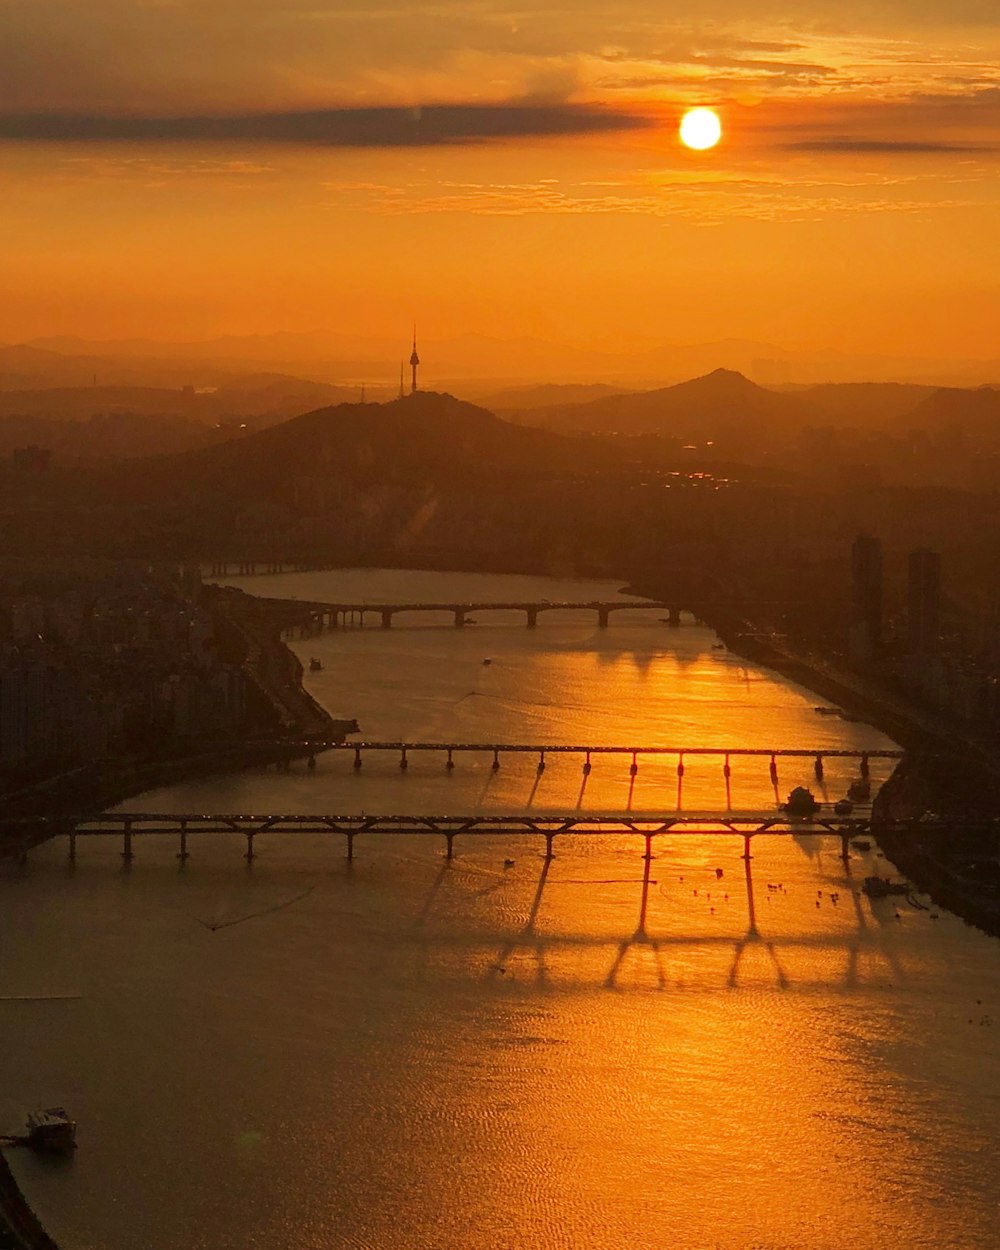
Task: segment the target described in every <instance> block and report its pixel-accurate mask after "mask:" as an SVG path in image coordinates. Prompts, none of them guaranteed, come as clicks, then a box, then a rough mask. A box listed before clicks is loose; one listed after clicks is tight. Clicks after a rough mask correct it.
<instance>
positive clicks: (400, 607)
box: [296, 599, 681, 633]
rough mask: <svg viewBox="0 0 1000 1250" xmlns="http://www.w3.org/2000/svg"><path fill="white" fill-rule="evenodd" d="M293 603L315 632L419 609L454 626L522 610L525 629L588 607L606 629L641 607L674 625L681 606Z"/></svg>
mask: <svg viewBox="0 0 1000 1250" xmlns="http://www.w3.org/2000/svg"><path fill="white" fill-rule="evenodd" d="M296 606H301V609H302V611H303V613H304V614H306V615H307V616H308V618H309V623H310V624H311V626H312V628H313V630H314V631H315V632H317V633H318V632H321V631H322V630H325V629H344V628H350V627H352V626H356V627H364V624H365V620H366V618H370V617H374V618H376V619H377V620H378V621H379V623H380V624H381V627H382V628H383V629H391V628H392V623H393V618H394V617H395V616H396V615H397V614H398V613H400V612H409V613H413V612H419V613H423V614H426V613H430V612H436V613H439V614H441V613H444V614H447V615H450V616H451V617H452V619H453V621H454V623H455V625H456V626H457V627H458V628H461V627H462V626H464V625H473V624H475V623H476V622H475V620H474V619H473V614H481V613H484V612H523V613H524V617H525V622H526V624H527V626H528V628H529V629H534V628H536V626H537V625H538V618H539V616H540V615H541V614H542V613H543V612H557V611H564V612H569V611H574V612H582V611H589V612H595V613H596V614H597V624H598V627H599V628H600V629H607V627H608V624H609V623H610V620H611V614H612V613H613V612H621V611H623V610H624V609H626V608H632V609H635V608H642V609H646V610H650V611H657V612H664V613H666V616H665V617H664V621H665V623H667V624H669V625H672V626H673V627H675V628H676V627H677V626H679V625H680V623H681V607H680V605H679V604H677V603H667V602H661V601H658V600H634V601H633V600H618V599H610V600H602V599H588V600H586V601H577V600H566V601H556V600H548V599H542V600H534V601H533V600H523V599H522V600H511V601H509V602H498V601H492V600H491V601H489V602H477V601H475V600H467V601H465V602H459V603H365V602H355V603H350V602H344V603H326V602H318V601H309V602H306V601H301V605H299V604H298V603H297V604H296Z"/></svg>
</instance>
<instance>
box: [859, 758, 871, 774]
mask: <svg viewBox="0 0 1000 1250" xmlns="http://www.w3.org/2000/svg"><path fill="white" fill-rule="evenodd" d="M860 771H861V776H862V777H867V776H868V775H869V771H870V770H869V768H868V756H867V755H862V757H861V770H860Z"/></svg>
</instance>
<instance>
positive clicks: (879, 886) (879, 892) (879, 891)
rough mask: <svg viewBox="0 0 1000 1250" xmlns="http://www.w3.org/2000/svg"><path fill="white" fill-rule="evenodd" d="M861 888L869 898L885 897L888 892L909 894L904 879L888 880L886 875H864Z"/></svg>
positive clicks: (908, 888)
mask: <svg viewBox="0 0 1000 1250" xmlns="http://www.w3.org/2000/svg"><path fill="white" fill-rule="evenodd" d="M861 889H862V890H863V892H864V893H865V894H867V895H868V897H869V898H885V897H886V896H887V895H889V894H909V892H910V887H909V886H908V885H907V884H906V882H905V881H890V880H889V878H888V877H865V879H864V883H863V884H862V886H861Z"/></svg>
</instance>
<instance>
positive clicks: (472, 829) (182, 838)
mask: <svg viewBox="0 0 1000 1250" xmlns="http://www.w3.org/2000/svg"><path fill="white" fill-rule="evenodd" d="M980 823H985V824H988V825H989V827H990V828H991V829H994V830H996V829H1000V818H997V819H991V820H988V821H985V822H982V821H981V822H980ZM952 824H953V822H948V821H947V820H945V819H944V818H941V817H928V816H920V817H912V818H907V819H894V820H881V821H879V822H878V830H879V831H882V830H885V831H888V832H891V833H894V834H907V833H912V834H913V835H916V834H918V833H924V832H927V831H932V832H933V831H940V830H942V829H946V828H950V827H951V825H952ZM19 825H20V826H22V827H23V831H24V835H25V845H26V846H27V845H28V842H27V839H28V837H29V836H31V837H33V838H35V839H36V840H37V835H38V834H39V833H40V832H41V833H42V834H43V838H44V835H45V831H46V827H47V832H48V836H56V835H60V834H61V835H65V836H66V837H67V839H68V850H69V856H70V859H75V858H76V855H77V845H78V843H79V841H80V839H81V838H82V839H89V838H109V837H110V838H120V839H121V843H122V857H123V859H124V860H125V862H126V863H131V861H132V859H133V858H134V856H135V844H136V840H137V839H140V840H141V839H144V838H150V837H159V838H163V837H170V838H175V839H176V840H177V846H178V857H179V858H180V859H181V860H182V861H183V860H186V859H187V858H188V856H189V855H190V846H189V840H190V838H191V837H192V836H198V837H205V836H213V837H216V838H218V837H224V836H229V835H232V834H238V835H241V836H242V837H243V838H245V840H246V852H245V858H246V859H247V860H251V861H252V860H253V859H254V858H255V855H256V850H255V846H254V843H255V840H256V839H257V838H259V837H263V836H265V835H266V836H268V837H280V838H288V837H291V836H294V835H298V834H303V833H308V834H321V835H328V836H331V837H335V838H340V837H342V838H344V839H345V840H346V844H347V858H348V859H353V858H354V840H355V838H357V837H358V836H360V835H366V836H368V835H371V836H375V837H400V836H411V835H415V834H424V835H432V836H436V837H440V838H443V839H444V840H445V844H446V856H447V858H448V859H451V858H453V856H454V853H455V839H456V838H459V837H461V838H463V839H467V838H484V837H503V838H511V837H540V838H543V839H544V840H545V847H546V857H547V858H551V857H552V856H553V855H554V843H555V840H556V838H560V839H564V838H567V837H608V836H618V837H641V838H642V839H644V842H645V853H646V855H647V856H649V855H651V854H652V847H653V841H654V839H657V838H659V839H663V838H665V837H713V838H719V837H736V838H739V839H740V840H741V843H742V847H743V855H744V856H745V857H748V856H749V855H750V847H751V842H752V840H753V839H754V838H759V837H763V836H783V837H803V836H818V837H833V838H837V839H838V840H839V841H840V844H841V855H842V857H843V858H844V859H845V860H847V859H849V858H850V849H849V848H850V843H851V840H852V839H857V838H862V839H864V838H868V837H870V836H871V835H872V833H873V829H874V826H873V820H872V813H871V809H870V807H867V806H866V807H865V808H862V809H858V810H855V811H853V812H852V813H851V814H850V815H840V814H838V813H837V812H836V811H835V810H834V809H833V807H832V806H831V805H821V806H820V807H819V808H818V809H817V810H816V811H815V812H814V813H813V814H812V815H810V816H801V817H799V816H792V815H789V814H788V813H787V812H781V811H774V810H770V811H769V810H754V811H737V812H728V813H720V812H713V811H703V812H676V811H673V812H618V813H586V812H580V811H574V812H537V813H529V812H515V813H503V814H493V813H472V814H468V815H445V816H428V815H370V814H366V813H364V812H362V813H355V814H348V815H339V814H335V813H330V814H327V813H318V814H309V815H305V814H298V813H292V814H286V815H279V814H274V813H261V814H256V815H254V814H247V813H243V814H240V813H221V814H214V815H212V814H204V813H197V812H141V811H132V812H102V813H100V814H99V815H91V816H81V817H80V818H78V819H73V818H71V817H59V818H52V819H51V820H48V821H46V820H40V819H37V818H36V819H33V820H25V821H20V822H6V828H7V831H8V832H9V833H12V834H14V835H15V836H16V834H17V826H19ZM967 827H969V825H968V822H963V828H967Z"/></svg>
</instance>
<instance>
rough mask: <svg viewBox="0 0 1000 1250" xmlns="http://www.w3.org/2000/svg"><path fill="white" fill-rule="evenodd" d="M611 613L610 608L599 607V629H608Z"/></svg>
mask: <svg viewBox="0 0 1000 1250" xmlns="http://www.w3.org/2000/svg"><path fill="white" fill-rule="evenodd" d="M610 615H611V612H610V610H609V609H608V608H598V609H597V628H598V629H607V627H608V617H609V616H610Z"/></svg>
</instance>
